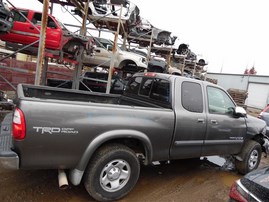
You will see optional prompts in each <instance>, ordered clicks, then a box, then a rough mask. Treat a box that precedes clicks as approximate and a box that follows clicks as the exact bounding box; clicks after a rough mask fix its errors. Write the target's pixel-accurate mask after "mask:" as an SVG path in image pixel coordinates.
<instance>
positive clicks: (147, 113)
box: [14, 99, 174, 169]
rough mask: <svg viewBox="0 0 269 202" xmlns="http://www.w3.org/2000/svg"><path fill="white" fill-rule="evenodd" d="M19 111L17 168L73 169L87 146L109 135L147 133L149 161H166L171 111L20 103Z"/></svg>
mask: <svg viewBox="0 0 269 202" xmlns="http://www.w3.org/2000/svg"><path fill="white" fill-rule="evenodd" d="M75 103H76V104H75ZM18 107H19V108H20V109H21V110H22V111H23V112H24V115H25V120H26V134H27V135H26V138H25V139H24V140H22V141H15V142H14V146H15V151H17V152H18V153H19V156H20V158H21V167H22V168H46V169H48V168H59V167H60V168H74V167H75V166H76V164H77V163H78V161H79V160H80V158H81V157H82V155H83V153H84V152H85V150H86V148H87V147H88V145H89V144H90V143H91V142H92V141H93V140H94V139H95V138H97V137H98V136H99V135H101V134H104V133H106V132H108V131H112V130H134V131H139V132H141V133H143V134H146V135H147V136H148V138H149V139H150V141H151V143H152V149H153V154H152V156H153V160H154V159H158V160H161V159H168V158H169V156H168V155H169V147H170V143H171V139H172V134H173V127H174V113H173V111H172V110H170V109H156V108H148V107H130V106H119V105H110V104H93V103H91V104H89V103H82V102H80V103H79V102H70V103H68V102H65V103H57V102H55V101H53V102H52V101H51V102H50V101H46V100H45V101H40V100H36V101H34V100H32V101H30V100H27V101H26V100H23V99H22V100H20V102H19V103H18ZM128 135H129V134H126V138H130V137H128Z"/></svg>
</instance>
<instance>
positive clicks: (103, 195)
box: [84, 144, 140, 201]
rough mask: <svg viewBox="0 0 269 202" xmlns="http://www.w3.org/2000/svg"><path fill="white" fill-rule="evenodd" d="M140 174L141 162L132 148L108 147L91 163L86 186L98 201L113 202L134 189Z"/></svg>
mask: <svg viewBox="0 0 269 202" xmlns="http://www.w3.org/2000/svg"><path fill="white" fill-rule="evenodd" d="M139 172H140V165H139V161H138V159H137V157H136V154H135V153H134V152H133V151H132V150H131V149H130V148H128V147H126V146H124V145H120V144H112V145H107V146H104V147H102V148H100V149H99V150H98V151H97V152H96V154H95V155H94V157H93V159H92V160H91V161H90V163H89V166H88V169H87V172H86V175H85V179H84V185H85V188H86V190H87V191H88V193H89V194H90V195H91V196H92V197H93V198H95V199H96V200H98V201H113V200H117V199H120V198H122V197H124V196H125V195H127V194H128V193H129V192H130V191H131V190H132V189H133V187H134V186H135V184H136V182H137V180H138V177H139Z"/></svg>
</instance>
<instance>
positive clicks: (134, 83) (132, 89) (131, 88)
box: [126, 77, 142, 94]
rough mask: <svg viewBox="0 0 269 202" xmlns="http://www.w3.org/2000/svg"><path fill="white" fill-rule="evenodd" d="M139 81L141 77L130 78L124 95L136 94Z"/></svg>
mask: <svg viewBox="0 0 269 202" xmlns="http://www.w3.org/2000/svg"><path fill="white" fill-rule="evenodd" d="M141 81H142V77H134V78H131V79H130V81H129V85H127V88H126V93H131V94H138V91H139V86H140V84H141Z"/></svg>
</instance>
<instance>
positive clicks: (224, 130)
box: [202, 86, 246, 155]
mask: <svg viewBox="0 0 269 202" xmlns="http://www.w3.org/2000/svg"><path fill="white" fill-rule="evenodd" d="M206 91H207V95H208V96H207V98H208V102H207V103H208V116H207V119H208V124H207V130H206V137H205V140H204V147H203V150H202V155H221V154H236V153H238V152H239V151H240V150H241V147H242V145H243V141H244V139H243V137H244V135H245V134H246V123H245V118H243V117H235V116H234V115H233V110H234V108H235V106H236V105H235V104H234V102H233V101H232V99H231V98H230V96H229V95H228V94H227V93H226V92H225V91H224V90H222V89H220V88H217V87H211V86H207V89H206Z"/></svg>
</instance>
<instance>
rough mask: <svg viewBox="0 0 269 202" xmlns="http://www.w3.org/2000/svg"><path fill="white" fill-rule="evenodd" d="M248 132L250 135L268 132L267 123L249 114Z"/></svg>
mask: <svg viewBox="0 0 269 202" xmlns="http://www.w3.org/2000/svg"><path fill="white" fill-rule="evenodd" d="M246 125H247V133H248V134H249V135H256V134H260V133H261V134H263V135H265V134H266V123H265V121H264V120H261V119H258V118H256V117H254V116H251V115H247V117H246Z"/></svg>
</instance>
